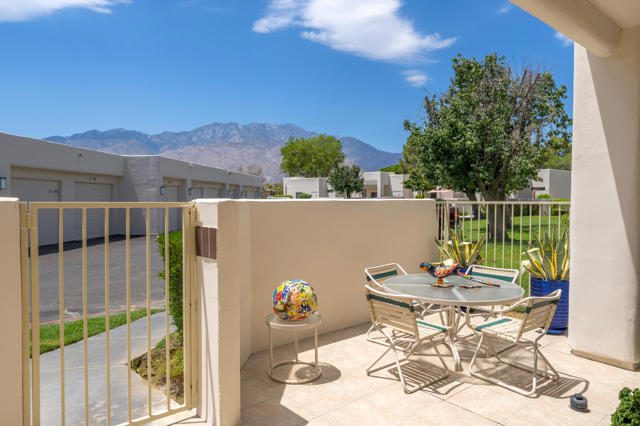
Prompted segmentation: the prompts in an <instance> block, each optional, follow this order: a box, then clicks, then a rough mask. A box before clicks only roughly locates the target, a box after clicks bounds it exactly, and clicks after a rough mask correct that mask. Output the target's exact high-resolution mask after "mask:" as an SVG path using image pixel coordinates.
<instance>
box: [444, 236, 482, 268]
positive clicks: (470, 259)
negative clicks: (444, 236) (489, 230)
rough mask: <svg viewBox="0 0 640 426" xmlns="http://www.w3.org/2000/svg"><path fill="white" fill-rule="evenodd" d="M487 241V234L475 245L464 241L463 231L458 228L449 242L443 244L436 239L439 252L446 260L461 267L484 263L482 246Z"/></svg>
mask: <svg viewBox="0 0 640 426" xmlns="http://www.w3.org/2000/svg"><path fill="white" fill-rule="evenodd" d="M486 239H487V234H483V235H482V236H481V237H480V239H479V240H478V241H477V242H476V243H475V244H474V243H473V242H470V241H464V235H463V233H462V230H461V229H460V228H458V230H457V231H455V232H454V233H453V236H452V238H451V239H450V240H449V241H447V242H441V241H438V239H436V244H437V245H438V250H440V254H441V255H442V257H443V258H444V259H451V260H452V261H454V262H456V263H458V264H459V265H460V266H461V267H463V268H466V267H467V266H471V265H477V264H479V263H480V262H481V261H482V254H481V253H480V250H482V246H484V243H485V241H486Z"/></svg>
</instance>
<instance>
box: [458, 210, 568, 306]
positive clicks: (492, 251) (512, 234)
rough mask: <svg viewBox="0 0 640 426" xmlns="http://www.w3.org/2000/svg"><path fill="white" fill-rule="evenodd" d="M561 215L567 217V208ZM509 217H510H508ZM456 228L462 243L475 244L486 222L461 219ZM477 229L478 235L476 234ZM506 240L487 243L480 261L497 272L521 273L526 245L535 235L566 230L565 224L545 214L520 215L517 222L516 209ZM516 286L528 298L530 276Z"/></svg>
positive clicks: (555, 217) (482, 232)
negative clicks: (460, 235)
mask: <svg viewBox="0 0 640 426" xmlns="http://www.w3.org/2000/svg"><path fill="white" fill-rule="evenodd" d="M562 213H563V214H566V213H568V206H563V210H562ZM509 216H510V215H509ZM458 227H459V228H461V229H462V230H463V232H464V235H465V238H464V239H465V241H474V242H475V241H477V240H478V237H479V236H480V235H483V234H485V232H486V229H487V220H486V219H481V220H470V219H464V220H463V219H462V218H461V219H460V222H459V223H458ZM478 227H479V228H480V229H479V232H478ZM505 227H506V228H507V235H508V238H507V237H505V241H504V242H503V241H502V240H498V241H494V240H493V239H488V240H487V242H486V243H485V245H484V247H483V248H482V258H483V259H484V260H485V261H484V262H483V264H484V265H487V266H494V267H497V268H508V269H517V270H520V262H521V261H522V260H526V255H525V254H524V252H525V251H526V250H527V249H528V248H529V242H530V241H531V239H533V238H535V235H544V233H545V232H548V231H549V229H555V230H556V231H557V230H558V229H559V227H560V229H567V227H568V222H566V220H564V221H563V220H561V218H560V217H558V216H557V213H556V214H555V215H552V216H551V217H549V215H548V214H543V215H532V216H528V215H523V217H522V219H520V216H519V211H518V209H517V208H516V211H515V214H514V216H513V227H511V226H509V227H507V226H506V225H505ZM518 282H519V283H520V285H521V286H522V287H523V288H524V289H525V292H526V295H529V273H528V272H527V273H525V274H524V275H522V276H521V277H519V279H518Z"/></svg>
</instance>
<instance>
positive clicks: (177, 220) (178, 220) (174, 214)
mask: <svg viewBox="0 0 640 426" xmlns="http://www.w3.org/2000/svg"><path fill="white" fill-rule="evenodd" d="M166 188H167V192H166V194H165V197H164V198H165V200H166V201H170V202H174V201H180V199H179V197H178V194H179V193H180V191H179V188H180V187H179V186H176V185H166ZM165 200H163V201H165ZM180 228H182V214H181V209H169V230H170V231H174V230H176V229H180Z"/></svg>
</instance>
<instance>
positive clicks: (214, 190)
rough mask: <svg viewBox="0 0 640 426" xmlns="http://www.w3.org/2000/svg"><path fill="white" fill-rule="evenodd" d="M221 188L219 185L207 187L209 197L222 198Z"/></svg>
mask: <svg viewBox="0 0 640 426" xmlns="http://www.w3.org/2000/svg"><path fill="white" fill-rule="evenodd" d="M220 189H221V188H218V187H213V186H208V187H207V198H220Z"/></svg>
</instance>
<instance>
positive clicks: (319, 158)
mask: <svg viewBox="0 0 640 426" xmlns="http://www.w3.org/2000/svg"><path fill="white" fill-rule="evenodd" d="M280 153H281V154H282V162H281V163H280V170H282V171H283V172H284V173H286V174H288V175H289V176H302V177H321V176H329V172H331V170H332V169H333V168H334V167H336V166H337V165H339V164H341V163H342V162H343V161H344V153H343V152H342V143H340V141H339V140H338V139H336V138H335V137H333V136H329V135H324V134H323V135H318V136H315V137H312V138H297V139H294V138H293V137H291V138H289V140H288V141H287V143H286V144H285V145H284V146H283V147H282V149H281V150H280Z"/></svg>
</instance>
